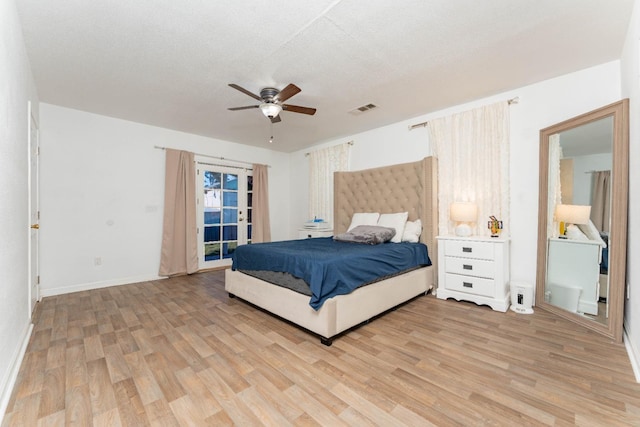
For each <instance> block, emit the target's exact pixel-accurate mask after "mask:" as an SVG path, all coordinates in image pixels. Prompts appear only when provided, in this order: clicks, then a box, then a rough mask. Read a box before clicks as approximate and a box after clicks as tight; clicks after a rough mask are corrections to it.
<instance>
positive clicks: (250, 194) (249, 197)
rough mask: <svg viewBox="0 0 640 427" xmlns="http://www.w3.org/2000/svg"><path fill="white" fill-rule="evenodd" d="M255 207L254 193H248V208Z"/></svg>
mask: <svg viewBox="0 0 640 427" xmlns="http://www.w3.org/2000/svg"><path fill="white" fill-rule="evenodd" d="M252 206H253V193H247V207H249V208H250V207H252Z"/></svg>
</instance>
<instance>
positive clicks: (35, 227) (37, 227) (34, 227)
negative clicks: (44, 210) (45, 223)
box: [31, 224, 40, 230]
mask: <svg viewBox="0 0 640 427" xmlns="http://www.w3.org/2000/svg"><path fill="white" fill-rule="evenodd" d="M31 228H33V229H35V230H39V229H40V224H31Z"/></svg>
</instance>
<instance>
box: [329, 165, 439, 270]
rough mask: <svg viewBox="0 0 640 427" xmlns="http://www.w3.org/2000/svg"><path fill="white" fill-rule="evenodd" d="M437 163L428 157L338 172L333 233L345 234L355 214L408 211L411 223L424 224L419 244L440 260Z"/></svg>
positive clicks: (335, 176)
mask: <svg viewBox="0 0 640 427" xmlns="http://www.w3.org/2000/svg"><path fill="white" fill-rule="evenodd" d="M436 168H437V161H436V159H435V158H434V157H425V158H424V159H422V160H421V161H419V162H414V163H404V164H399V165H392V166H383V167H379V168H373V169H365V170H361V171H352V172H335V174H334V178H333V179H334V192H333V198H334V199H333V209H334V211H333V222H334V224H333V232H334V234H339V233H344V232H346V231H347V228H349V225H350V224H351V217H352V216H353V214H354V213H356V212H379V213H381V214H382V213H395V212H405V211H407V212H409V221H415V220H416V219H418V218H419V219H420V220H421V221H422V235H421V236H420V241H421V242H423V243H425V244H426V245H427V247H428V248H429V258H431V262H432V263H433V264H434V265H435V263H436V260H437V249H436V239H435V237H436V235H437V230H438V203H437V201H438V180H437V172H436V171H437V169H436Z"/></svg>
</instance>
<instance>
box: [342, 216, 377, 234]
mask: <svg viewBox="0 0 640 427" xmlns="http://www.w3.org/2000/svg"><path fill="white" fill-rule="evenodd" d="M379 217H380V214H379V213H378V212H357V213H354V214H353V217H351V225H350V226H349V228H347V232H349V231H351V230H353V229H354V228H356V227H357V226H359V225H378V218H379Z"/></svg>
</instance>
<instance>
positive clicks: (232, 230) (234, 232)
mask: <svg viewBox="0 0 640 427" xmlns="http://www.w3.org/2000/svg"><path fill="white" fill-rule="evenodd" d="M237 239H238V226H237V225H226V226H224V227H222V240H237Z"/></svg>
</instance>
